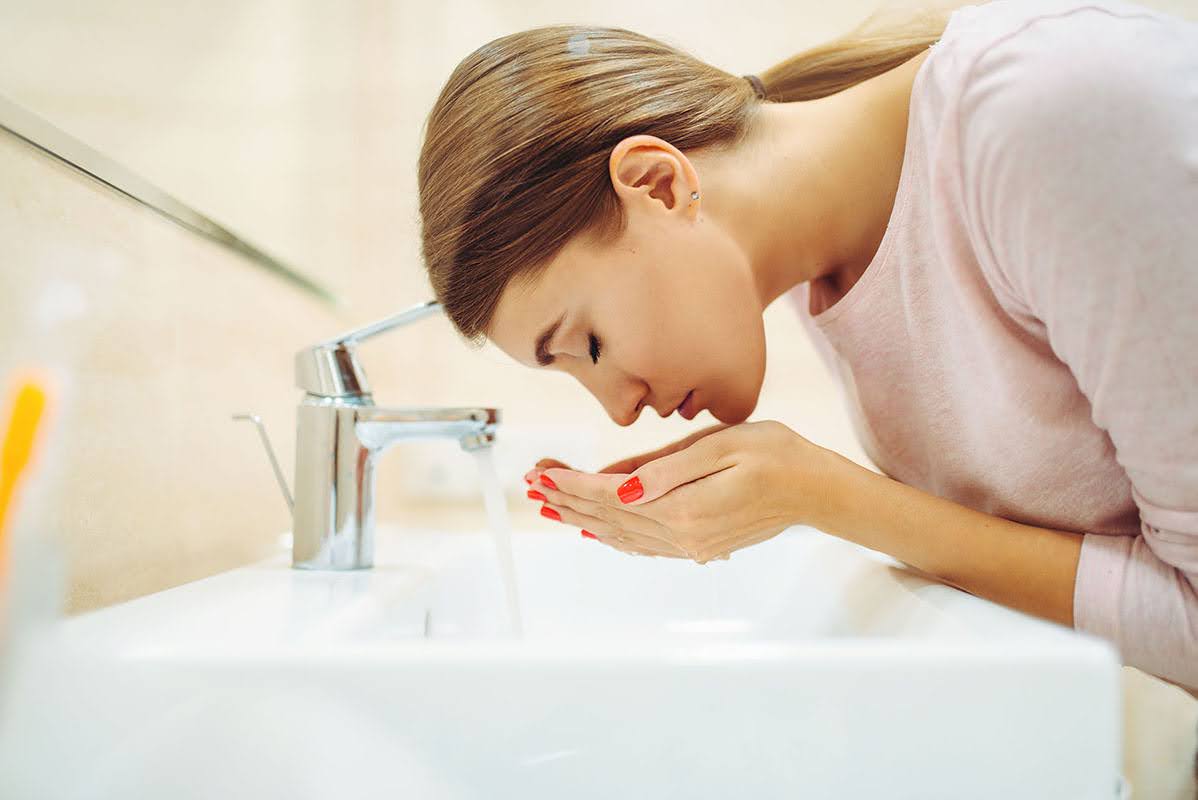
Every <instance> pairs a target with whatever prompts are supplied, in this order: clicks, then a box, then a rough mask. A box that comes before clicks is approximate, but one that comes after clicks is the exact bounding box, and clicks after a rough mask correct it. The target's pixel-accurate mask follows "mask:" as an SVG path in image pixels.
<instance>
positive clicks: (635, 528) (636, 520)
mask: <svg viewBox="0 0 1198 800" xmlns="http://www.w3.org/2000/svg"><path fill="white" fill-rule="evenodd" d="M528 496H529V497H530V498H532V499H533V500H540V501H542V502H545V503H548V504H549V505H551V506H553V507H554V508H559V507H564V508H568V509H570V510H571V511H574V512H575V513H578V514H581V515H583V516H585V517H588V518H590V519H597V520H602V521H603V525H602V527H604V528H605V529H607V528H612V529H615V530H617V531H621V532H628V533H634V534H636V535H638V536H644V537H646V538H649V539H655V540H657V541H658V542H659V543H664V544H666V545H669V546H673V545H674V543H673V541H672V540H671V539H670V537H669V531H668V530H667V529H666V527H665V526H664V525H662V524H661V523H660V522H657V521H656V520H653V519H649V518H648V517H644V516H642V515H640V514H637V513H636V512H633V511H625V510H624V509H622V508H615V507H613V506H610V505H608V504H606V503H600V502H596V501H594V500H587V499H586V498H583V497H575V496H574V495H570V494H566V493H565V492H563V491H561V490H558V489H550V488H549V487H548V486H545V485H544V484H538V486H537V488H535V489H529V491H528ZM587 530H589V531H590V530H591V529H590V528H587ZM591 532H592V533H595V532H596V531H591Z"/></svg>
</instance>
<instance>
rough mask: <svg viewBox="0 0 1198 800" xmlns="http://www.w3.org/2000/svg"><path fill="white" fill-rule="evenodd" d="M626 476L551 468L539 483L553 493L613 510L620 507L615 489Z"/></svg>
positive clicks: (542, 475)
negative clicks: (592, 502)
mask: <svg viewBox="0 0 1198 800" xmlns="http://www.w3.org/2000/svg"><path fill="white" fill-rule="evenodd" d="M627 477H628V476H627V475H622V474H621V475H607V474H604V473H600V472H579V471H578V470H573V469H568V468H566V469H562V468H558V467H551V468H549V469H546V470H545V471H544V472H542V473H541V480H540V482H541V483H542V484H543V485H545V486H548V487H549V488H550V489H553V490H555V491H560V492H565V493H566V494H568V495H573V496H574V497H581V498H583V499H585V500H591V501H594V502H596V503H604V504H606V505H609V506H612V507H613V508H619V507H620V500H619V498H618V497H617V496H616V488H617V487H618V486H619V485H620V484H621V483H623V481H624V479H625V478H627Z"/></svg>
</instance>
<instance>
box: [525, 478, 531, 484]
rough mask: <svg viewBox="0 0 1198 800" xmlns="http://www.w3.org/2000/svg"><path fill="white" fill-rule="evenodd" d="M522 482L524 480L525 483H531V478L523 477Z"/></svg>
mask: <svg viewBox="0 0 1198 800" xmlns="http://www.w3.org/2000/svg"><path fill="white" fill-rule="evenodd" d="M524 482H525V483H532V478H525V479H524Z"/></svg>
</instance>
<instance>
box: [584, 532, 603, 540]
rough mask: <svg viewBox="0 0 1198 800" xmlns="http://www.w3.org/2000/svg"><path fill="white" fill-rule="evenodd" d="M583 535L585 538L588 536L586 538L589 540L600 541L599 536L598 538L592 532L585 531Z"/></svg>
mask: <svg viewBox="0 0 1198 800" xmlns="http://www.w3.org/2000/svg"><path fill="white" fill-rule="evenodd" d="M582 535H583V536H586V537H587V538H589V539H598V538H599V537H598V536H596V535H595V534H593V533H591V532H590V531H583V532H582Z"/></svg>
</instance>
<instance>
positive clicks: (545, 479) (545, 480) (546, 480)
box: [541, 475, 557, 489]
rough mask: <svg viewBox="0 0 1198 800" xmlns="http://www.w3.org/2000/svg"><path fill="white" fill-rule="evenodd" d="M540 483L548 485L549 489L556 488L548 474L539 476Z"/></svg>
mask: <svg viewBox="0 0 1198 800" xmlns="http://www.w3.org/2000/svg"><path fill="white" fill-rule="evenodd" d="M541 483H543V484H545V485H546V486H548V487H549V488H550V489H556V488H557V484H556V483H554V482H553V481H552V480H550V479H549V476H548V475H542V476H541Z"/></svg>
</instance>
